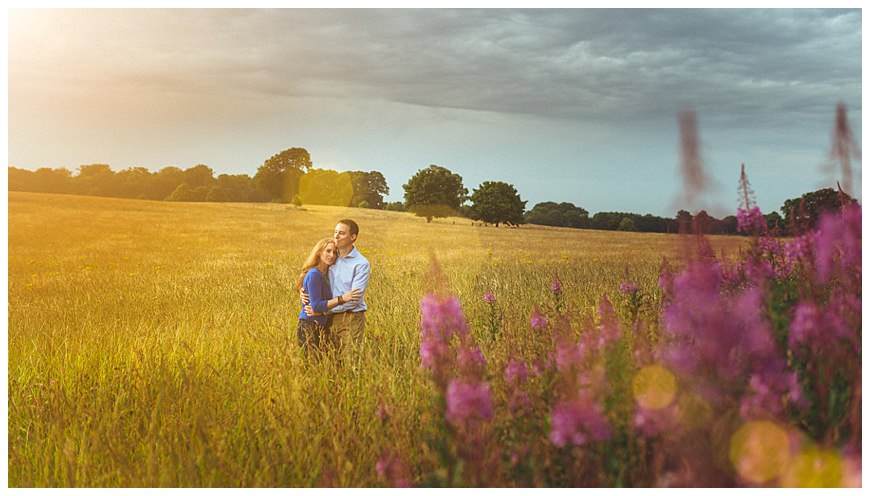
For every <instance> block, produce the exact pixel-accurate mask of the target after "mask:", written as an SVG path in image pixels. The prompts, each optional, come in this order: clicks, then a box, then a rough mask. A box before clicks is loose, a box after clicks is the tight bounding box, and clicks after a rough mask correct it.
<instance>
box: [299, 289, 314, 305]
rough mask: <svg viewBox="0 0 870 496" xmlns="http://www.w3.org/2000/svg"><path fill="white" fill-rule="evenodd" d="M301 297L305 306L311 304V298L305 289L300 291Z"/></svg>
mask: <svg viewBox="0 0 870 496" xmlns="http://www.w3.org/2000/svg"><path fill="white" fill-rule="evenodd" d="M299 297H300V298H302V303H303V304H305V305H308V304H309V303H311V297H309V296H308V294H307V293H305V288H302V289H301V290H300V291H299Z"/></svg>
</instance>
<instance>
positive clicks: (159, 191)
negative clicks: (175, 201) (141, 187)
mask: <svg viewBox="0 0 870 496" xmlns="http://www.w3.org/2000/svg"><path fill="white" fill-rule="evenodd" d="M183 182H184V171H182V170H181V169H179V168H178V167H173V166H168V167H164V168H162V169H160V170H159V171H157V174H155V175H154V182H153V183H152V184H151V190H150V191H149V192H148V193H147V195H146V196H147V197H148V198H151V199H152V200H168V199H169V195H171V194H172V192H173V191H175V189H176V188H178V185H179V184H181V183H183Z"/></svg>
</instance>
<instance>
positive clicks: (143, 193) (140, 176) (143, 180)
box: [116, 167, 154, 199]
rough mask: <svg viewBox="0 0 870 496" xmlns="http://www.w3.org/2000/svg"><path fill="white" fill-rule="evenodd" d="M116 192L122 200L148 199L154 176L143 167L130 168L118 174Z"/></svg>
mask: <svg viewBox="0 0 870 496" xmlns="http://www.w3.org/2000/svg"><path fill="white" fill-rule="evenodd" d="M117 179H118V188H119V189H118V191H116V194H117V195H118V196H120V197H122V198H141V199H148V198H149V197H148V192H149V191H150V189H151V183H153V182H154V174H152V173H151V171H149V170H148V169H146V168H145V167H130V168H128V169H124V170H122V171H119V172H118V175H117Z"/></svg>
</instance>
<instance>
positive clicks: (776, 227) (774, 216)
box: [735, 211, 785, 233]
mask: <svg viewBox="0 0 870 496" xmlns="http://www.w3.org/2000/svg"><path fill="white" fill-rule="evenodd" d="M764 220H765V221H767V229H768V231H770V232H774V233H781V232H783V231H784V230H785V220H783V218H782V216H781V215H779V213H778V212H776V211H773V212H770V213H769V214H767V215H765V216H764ZM735 222H736V217H735Z"/></svg>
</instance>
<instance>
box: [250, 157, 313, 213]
mask: <svg viewBox="0 0 870 496" xmlns="http://www.w3.org/2000/svg"><path fill="white" fill-rule="evenodd" d="M311 168H312V163H311V155H309V154H308V150H306V149H305V148H288V149H286V150H284V151H282V152H280V153H277V154H275V155H272V156H271V157H269V158H268V159H267V160H266V161H265V162H263V165H261V166H260V167H258V168H257V173H256V174H255V175H254V183H255V184H256V185H257V187H258V188H260V190H261V191H262V192H263V193H264V194H265V196H266V199H267V200H268V201H280V202H289V201H290V199H291V198H293V196H294V195H296V194H297V193H298V192H299V180H300V178H301V177H302V176H303V175H304V174H305V173H306V172H308V170H310V169H311Z"/></svg>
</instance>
